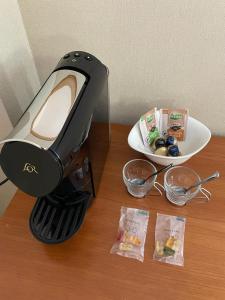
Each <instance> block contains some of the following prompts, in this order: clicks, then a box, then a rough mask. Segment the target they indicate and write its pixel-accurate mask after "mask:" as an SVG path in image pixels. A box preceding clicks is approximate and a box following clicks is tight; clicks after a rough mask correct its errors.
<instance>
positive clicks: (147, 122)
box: [139, 107, 159, 146]
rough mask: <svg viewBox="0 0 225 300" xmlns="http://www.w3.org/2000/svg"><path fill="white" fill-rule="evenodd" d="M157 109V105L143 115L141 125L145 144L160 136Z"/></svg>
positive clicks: (147, 144)
mask: <svg viewBox="0 0 225 300" xmlns="http://www.w3.org/2000/svg"><path fill="white" fill-rule="evenodd" d="M156 111H157V108H156V107H155V108H153V109H152V110H150V111H148V112H147V113H145V114H144V115H143V116H141V118H140V121H139V127H140V131H141V135H142V139H143V143H144V145H145V146H149V145H151V144H152V143H153V141H154V140H155V139H156V138H157V137H159V129H158V128H159V126H158V122H157V118H156Z"/></svg>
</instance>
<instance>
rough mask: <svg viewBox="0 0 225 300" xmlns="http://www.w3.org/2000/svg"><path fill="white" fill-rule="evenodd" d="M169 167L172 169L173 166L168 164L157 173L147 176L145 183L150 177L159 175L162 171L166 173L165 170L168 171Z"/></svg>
mask: <svg viewBox="0 0 225 300" xmlns="http://www.w3.org/2000/svg"><path fill="white" fill-rule="evenodd" d="M171 167H173V164H169V165H168V166H165V167H163V168H162V169H159V170H158V171H156V172H154V173H152V174H151V175H149V176H148V177H147V178H146V179H145V181H147V180H148V179H149V178H151V177H152V176H155V175H157V174H159V173H160V172H162V171H166V170H168V169H170V168H171Z"/></svg>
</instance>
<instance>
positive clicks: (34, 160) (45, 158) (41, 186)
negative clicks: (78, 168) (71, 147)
mask: <svg viewBox="0 0 225 300" xmlns="http://www.w3.org/2000/svg"><path fill="white" fill-rule="evenodd" d="M0 163H1V168H2V170H3V172H4V173H5V175H6V176H7V177H8V178H9V179H10V180H11V181H12V182H13V183H14V184H15V185H16V186H17V187H18V188H20V189H21V190H22V191H24V192H26V193H28V194H30V195H32V196H35V197H40V196H44V195H47V194H49V193H50V192H52V191H53V190H54V189H55V188H56V187H57V186H58V184H59V182H60V181H61V178H62V167H61V165H60V162H59V160H58V159H57V157H56V156H55V155H54V154H53V153H51V152H50V151H46V150H44V149H42V148H38V147H36V146H35V145H33V144H30V143H27V142H20V141H16V142H8V143H5V144H4V146H3V148H2V151H1V156H0Z"/></svg>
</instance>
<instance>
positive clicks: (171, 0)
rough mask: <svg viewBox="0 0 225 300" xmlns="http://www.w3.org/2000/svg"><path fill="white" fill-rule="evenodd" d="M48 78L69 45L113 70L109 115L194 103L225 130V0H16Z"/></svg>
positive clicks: (127, 119) (196, 112)
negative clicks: (94, 57) (88, 54)
mask: <svg viewBox="0 0 225 300" xmlns="http://www.w3.org/2000/svg"><path fill="white" fill-rule="evenodd" d="M19 5H20V9H21V12H22V15H23V18H24V23H25V26H26V30H27V33H28V37H29V41H30V45H31V49H32V51H33V55H34V58H35V62H36V65H37V69H38V72H39V75H40V78H41V81H42V82H43V81H44V80H45V78H46V77H47V76H48V74H49V73H50V72H51V70H52V69H53V68H54V66H55V65H56V63H57V61H58V60H59V58H60V57H61V56H62V55H63V54H64V53H66V52H68V51H70V50H79V49H81V50H85V51H89V52H90V53H93V54H95V55H96V56H97V57H99V58H100V59H101V60H102V61H103V62H104V63H105V64H106V65H108V67H109V70H110V83H111V85H110V86H111V102H112V103H111V104H112V108H111V112H112V120H113V121H114V122H121V123H134V122H135V121H136V119H137V118H138V117H139V115H140V114H141V113H142V112H145V111H146V110H147V109H148V108H151V107H153V106H154V105H157V106H158V107H189V108H190V112H191V114H192V115H193V116H195V117H197V118H198V119H200V120H201V121H203V122H204V123H205V124H207V125H208V126H209V127H210V128H211V130H212V131H213V132H214V133H220V134H225V131H224V128H225V127H224V125H225V121H224V119H225V117H224V116H225V105H224V103H225V92H224V83H225V76H224V74H225V48H224V45H225V34H224V33H225V18H224V16H225V5H224V0H216V1H213V0H182V1H181V0H76V1H73V0H71V1H69V0H64V1H61V0H52V1H44V0H39V1H36V0H29V1H27V0H19Z"/></svg>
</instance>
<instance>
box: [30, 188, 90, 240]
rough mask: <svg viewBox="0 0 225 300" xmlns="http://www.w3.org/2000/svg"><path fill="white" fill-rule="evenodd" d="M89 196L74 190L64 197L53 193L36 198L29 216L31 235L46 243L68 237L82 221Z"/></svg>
mask: <svg viewBox="0 0 225 300" xmlns="http://www.w3.org/2000/svg"><path fill="white" fill-rule="evenodd" d="M90 196H91V195H90V193H88V192H78V191H76V192H74V193H73V194H70V195H69V196H68V195H66V196H65V197H63V196H62V195H54V194H53V195H47V196H44V197H40V198H38V199H37V202H36V203H35V206H34V208H33V210H32V213H31V216H30V228H31V231H32V233H33V235H34V236H35V237H36V238H37V239H38V240H40V241H42V242H44V243H47V244H57V243H61V242H63V241H65V240H67V239H69V238H70V237H71V236H72V235H73V234H74V233H75V232H77V230H78V229H79V228H80V225H81V224H82V222H83V219H84V216H85V212H86V210H87V208H88V206H89V199H90V198H91V197H90Z"/></svg>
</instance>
